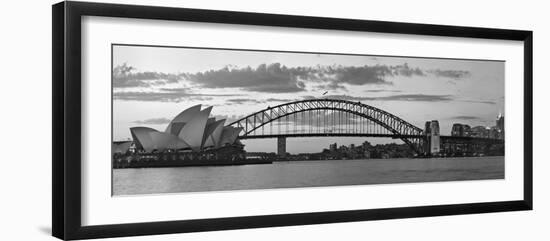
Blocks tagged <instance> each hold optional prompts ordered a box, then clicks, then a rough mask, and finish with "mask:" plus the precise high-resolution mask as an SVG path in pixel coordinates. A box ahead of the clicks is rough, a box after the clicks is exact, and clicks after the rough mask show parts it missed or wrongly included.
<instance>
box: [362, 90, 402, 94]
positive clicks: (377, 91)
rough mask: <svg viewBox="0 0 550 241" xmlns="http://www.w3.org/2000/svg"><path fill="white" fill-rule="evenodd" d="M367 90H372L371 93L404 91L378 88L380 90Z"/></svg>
mask: <svg viewBox="0 0 550 241" xmlns="http://www.w3.org/2000/svg"><path fill="white" fill-rule="evenodd" d="M365 92H371V93H379V92H394V93H399V92H402V91H401V90H381V89H378V90H365Z"/></svg>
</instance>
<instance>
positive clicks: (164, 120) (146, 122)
mask: <svg viewBox="0 0 550 241" xmlns="http://www.w3.org/2000/svg"><path fill="white" fill-rule="evenodd" d="M134 123H136V124H142V125H162V124H168V123H170V119H168V118H152V119H146V120H138V121H134Z"/></svg>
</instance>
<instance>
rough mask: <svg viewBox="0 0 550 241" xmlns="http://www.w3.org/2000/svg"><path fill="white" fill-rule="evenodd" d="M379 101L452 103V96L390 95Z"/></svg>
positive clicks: (379, 98)
mask: <svg viewBox="0 0 550 241" xmlns="http://www.w3.org/2000/svg"><path fill="white" fill-rule="evenodd" d="M376 99H378V100H399V101H427V102H434V101H451V100H453V98H452V96H451V95H424V94H408V95H390V96H384V97H377V98H376Z"/></svg>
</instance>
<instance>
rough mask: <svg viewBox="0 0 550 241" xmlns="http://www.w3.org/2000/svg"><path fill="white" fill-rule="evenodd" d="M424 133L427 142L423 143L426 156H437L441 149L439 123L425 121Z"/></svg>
mask: <svg viewBox="0 0 550 241" xmlns="http://www.w3.org/2000/svg"><path fill="white" fill-rule="evenodd" d="M424 133H425V135H426V140H427V143H425V148H426V149H425V150H424V151H425V153H426V154H428V155H437V154H438V153H439V151H440V148H441V147H440V145H441V140H440V136H439V135H440V134H439V121H437V120H432V121H427V122H426V124H425V129H424Z"/></svg>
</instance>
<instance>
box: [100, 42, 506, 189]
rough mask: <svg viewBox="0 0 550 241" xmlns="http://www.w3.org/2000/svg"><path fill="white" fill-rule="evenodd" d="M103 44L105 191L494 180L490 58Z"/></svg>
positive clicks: (500, 118)
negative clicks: (108, 95) (106, 48)
mask: <svg viewBox="0 0 550 241" xmlns="http://www.w3.org/2000/svg"><path fill="white" fill-rule="evenodd" d="M111 51H112V52H111V55H112V60H111V61H112V63H111V64H112V77H111V78H112V79H111V84H112V160H111V162H112V195H114V196H118V195H141V194H161V193H182V192H206V191H230V190H257V189H273V188H310V187H331V186H346V185H380V184H392V185H399V184H404V183H423V182H450V181H484V180H498V179H504V178H505V165H504V164H505V155H504V154H505V150H504V144H505V136H506V135H505V133H506V131H505V120H504V119H505V116H506V113H505V112H504V110H505V106H504V103H505V86H504V83H505V79H504V78H505V67H506V62H505V61H503V60H494V59H492V60H485V59H458V58H457V59H454V58H430V57H429V56H380V55H368V54H364V53H361V54H357V53H315V52H299V51H296V52H290V51H277V50H254V49H223V48H203V47H200V46H199V47H198V46H191V47H190V46H152V45H151V46H150V45H132V44H112V46H111Z"/></svg>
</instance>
